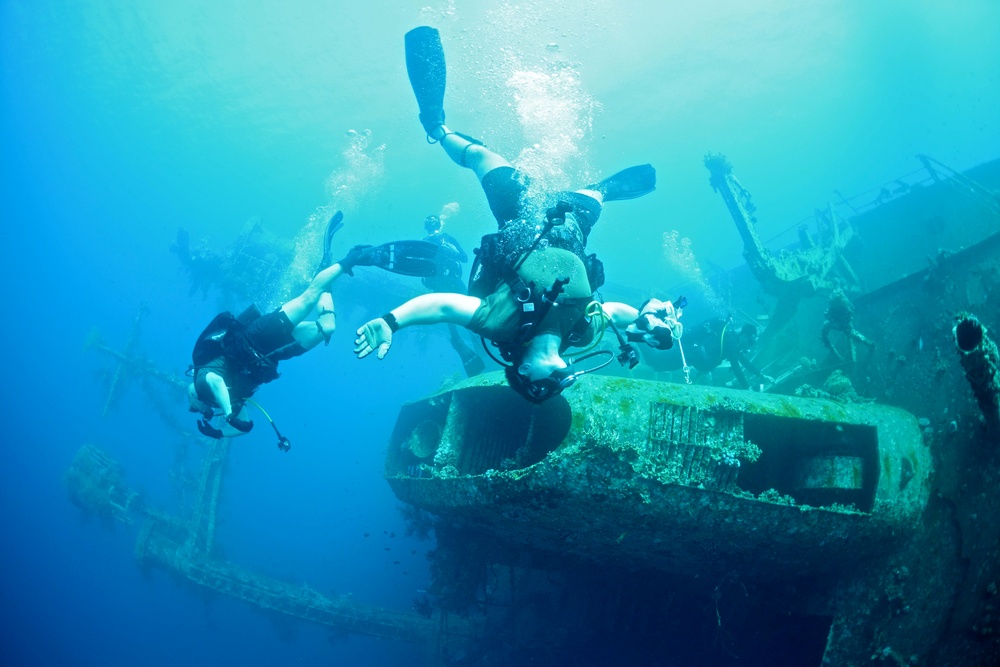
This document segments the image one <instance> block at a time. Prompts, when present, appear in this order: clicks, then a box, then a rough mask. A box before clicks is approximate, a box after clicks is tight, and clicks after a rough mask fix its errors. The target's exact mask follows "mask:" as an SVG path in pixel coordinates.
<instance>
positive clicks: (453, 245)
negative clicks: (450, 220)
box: [422, 215, 469, 294]
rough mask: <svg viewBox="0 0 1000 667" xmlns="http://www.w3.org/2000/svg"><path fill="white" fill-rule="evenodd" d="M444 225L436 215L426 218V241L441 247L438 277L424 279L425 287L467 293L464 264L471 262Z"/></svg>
mask: <svg viewBox="0 0 1000 667" xmlns="http://www.w3.org/2000/svg"><path fill="white" fill-rule="evenodd" d="M443 228H444V223H443V222H442V221H441V218H440V217H438V216H436V215H429V216H427V217H426V218H424V231H426V232H427V236H425V237H424V241H427V242H428V243H433V244H435V245H437V246H439V247H440V250H439V251H438V255H437V259H436V263H437V266H438V270H437V273H436V275H433V276H427V277H425V278H424V279H423V281H422V282H423V284H424V287H426V288H427V289H429V290H431V291H432V292H456V293H459V294H464V293H465V283H464V282H463V281H462V264H465V263H466V262H468V261H469V256H468V255H467V254H465V251H464V250H462V244H460V243H459V242H458V239H456V238H455V237H454V236H452V235H451V234H448V233H447V232H445V231H444V229H443Z"/></svg>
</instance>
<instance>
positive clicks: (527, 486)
mask: <svg viewBox="0 0 1000 667" xmlns="http://www.w3.org/2000/svg"><path fill="white" fill-rule="evenodd" d="M931 471H932V462H931V457H930V454H929V452H928V449H927V447H926V445H925V444H924V441H923V439H922V437H921V432H920V428H919V426H918V423H917V420H916V418H914V417H913V416H912V415H910V414H909V413H907V412H905V411H902V410H899V409H897V408H892V407H887V406H881V405H871V404H863V405H858V404H842V403H837V402H833V401H829V400H823V399H810V398H797V397H789V396H777V395H767V394H759V393H753V392H746V391H734V390H728V389H721V388H714V387H692V386H686V385H677V384H669V383H660V382H649V381H643V380H632V379H623V378H611V377H597V376H588V377H585V378H582V379H581V380H580V381H578V382H577V384H576V385H575V386H574V387H573V388H572V389H571V390H570V391H567V392H565V393H564V394H563V395H562V396H560V397H559V398H557V399H554V400H550V401H548V402H547V403H545V404H543V405H532V404H529V403H526V402H525V401H523V400H521V399H520V398H519V397H518V396H517V395H516V394H514V393H513V392H511V391H510V389H509V388H507V387H506V386H505V385H504V384H503V378H502V375H500V374H493V375H490V376H485V377H480V378H475V379H472V380H469V381H467V382H465V383H463V384H461V385H458V386H456V387H454V388H452V389H450V390H448V391H444V392H442V393H439V394H436V395H434V396H431V397H429V398H427V399H425V400H422V401H419V402H415V403H411V404H409V405H406V406H404V407H403V409H402V410H401V412H400V415H399V419H398V421H397V424H396V428H395V430H394V432H393V435H392V438H391V441H390V446H389V454H388V458H387V463H386V477H387V478H388V480H389V483H390V484H391V485H392V487H393V489H394V491H395V492H396V494H397V495H398V496H399V497H400V498H401V499H402V500H405V501H407V502H410V503H412V504H414V505H416V506H418V507H420V508H423V509H425V510H428V511H430V512H432V513H434V514H437V515H439V516H441V517H443V518H445V519H452V520H458V521H461V522H463V524H464V525H471V526H475V527H476V528H478V529H480V530H482V531H484V532H485V533H486V534H488V535H491V536H494V537H497V538H501V539H504V540H506V541H508V542H513V543H523V544H530V546H531V547H532V548H533V549H535V550H542V551H548V552H552V553H560V554H572V555H576V556H580V557H583V558H586V559H592V560H595V561H606V560H607V559H611V558H613V559H615V560H616V561H618V562H622V561H623V560H624V561H627V562H629V563H630V564H631V565H632V566H635V567H649V568H654V569H657V570H660V571H665V572H672V573H688V574H706V573H712V572H715V571H725V570H726V569H727V568H729V567H731V566H732V565H733V563H737V562H738V563H739V564H740V568H741V571H743V572H745V573H747V574H754V575H756V576H761V577H765V578H771V577H787V576H795V575H808V574H810V573H820V572H827V571H830V570H834V569H836V568H839V567H841V566H842V563H843V562H844V559H850V560H852V561H857V560H858V559H859V558H863V557H865V556H867V555H872V554H875V553H878V552H880V551H882V550H884V549H885V548H886V544H887V540H888V541H891V540H892V539H893V538H901V537H905V536H907V535H909V534H910V533H911V532H912V530H913V526H914V525H916V523H917V518H918V517H919V515H920V512H921V511H922V509H923V507H924V505H925V503H926V502H927V498H928V489H929V485H928V479H929V476H930V474H931Z"/></svg>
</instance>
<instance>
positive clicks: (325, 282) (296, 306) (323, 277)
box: [281, 264, 343, 325]
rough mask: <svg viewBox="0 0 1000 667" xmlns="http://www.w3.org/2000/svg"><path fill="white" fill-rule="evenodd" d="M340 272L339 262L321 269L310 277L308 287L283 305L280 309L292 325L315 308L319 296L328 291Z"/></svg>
mask: <svg viewBox="0 0 1000 667" xmlns="http://www.w3.org/2000/svg"><path fill="white" fill-rule="evenodd" d="M341 273H343V270H342V269H341V268H340V264H334V265H333V266H330V267H328V268H325V269H323V270H322V271H320V272H319V273H317V274H316V277H315V278H313V279H312V282H311V283H309V287H307V288H306V290H305V291H304V292H302V294H300V295H298V296H297V297H295V298H294V299H292V300H291V301H289V302H288V303H286V304H285V305H283V306H282V307H281V311H282V312H283V313H285V315H287V316H288V319H289V320H291V322H292V324H293V325H298V324H299V323H301V322H302V320H304V319H306V316H308V315H309V313H311V312H312V311H313V309H314V308H316V306H317V304H319V300H320V297H321V296H323V294H324V293H327V292H329V291H330V285H332V284H333V281H334V280H336V279H337V278H338V277H339V276H340V274H341ZM331 304H332V302H331Z"/></svg>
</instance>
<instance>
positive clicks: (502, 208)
mask: <svg viewBox="0 0 1000 667" xmlns="http://www.w3.org/2000/svg"><path fill="white" fill-rule="evenodd" d="M406 65H407V73H408V74H409V77H410V83H411V85H412V87H413V91H414V94H415V96H416V98H417V104H418V107H419V109H420V122H421V124H422V125H423V127H424V131H425V132H426V134H427V140H428V142H430V143H440V144H441V146H442V147H443V148H444V150H445V152H446V153H447V155H448V156H449V157H450V158H451V159H452V161H454V162H455V163H457V164H459V165H460V166H462V167H465V168H467V169H470V170H472V171H473V172H474V173H475V174H476V176H477V177H478V178H479V180H480V183H481V185H482V188H483V191H484V192H485V194H486V198H487V201H488V203H489V205H490V210H491V211H492V212H493V215H494V217H495V218H496V221H497V224H498V228H499V229H498V232H497V233H496V234H490V235H487V236H485V237H484V238H483V240H482V243H481V245H480V247H479V249H478V250H477V253H476V254H477V257H476V260H475V262H474V264H473V268H472V275H471V276H470V279H469V293H468V294H467V295H465V294H455V293H447V294H444V293H438V294H425V295H422V296H418V297H416V298H414V299H411V300H410V301H407V302H406V303H404V304H402V305H401V306H399V307H397V308H395V309H393V310H392V311H390V312H388V313H386V314H385V315H383V316H382V317H379V318H376V319H374V320H371V321H369V322H367V323H366V324H364V325H363V326H362V327H361V328H359V329H358V331H357V335H358V338H357V339H356V340H355V350H354V351H355V354H356V355H357V356H358V358H364V357H366V356H368V355H369V354H371V353H373V352H374V353H375V354H376V356H377V357H378V358H379V359H382V358H384V357H385V355H386V354H387V353H388V351H389V348H390V346H391V345H392V336H393V334H394V333H395V332H396V331H398V330H399V329H401V328H404V327H408V326H415V325H422V324H435V323H441V322H445V323H450V324H455V325H458V326H462V327H465V328H467V329H469V330H470V331H472V332H473V333H476V334H479V335H480V336H482V337H483V340H484V347H485V340H486V339H489V340H490V341H492V342H493V345H494V346H495V347H496V348H497V349H498V350H499V352H500V355H501V357H502V359H503V361H501V363H502V364H503V365H504V366H505V375H506V378H507V381H508V383H509V384H510V385H511V387H512V388H513V389H514V390H515V391H517V393H518V394H520V395H521V396H522V397H524V398H525V399H527V400H528V401H531V402H535V403H539V402H542V401H544V400H546V399H549V398H551V397H553V396H556V395H558V394H559V393H561V392H562V391H563V390H564V389H566V388H567V387H569V386H570V385H572V384H573V382H574V381H575V380H576V379H577V378H578V377H580V376H581V375H583V374H585V373H589V372H592V371H595V370H597V369H599V368H602V367H604V366H606V365H607V364H608V363H610V362H611V361H612V360H613V359H614V358H615V354H614V353H613V352H611V351H600V352H592V353H589V354H583V355H582V356H578V357H577V358H576V359H575V360H574V363H567V361H566V360H565V359H564V358H563V354H564V353H565V352H566V351H567V350H568V349H569V348H570V347H577V348H590V347H592V346H595V345H596V344H597V343H598V342H599V340H600V336H601V335H603V332H604V330H605V328H606V327H610V328H611V329H612V331H614V333H615V335H616V336H617V338H618V342H619V350H620V353H619V354H618V360H619V361H620V362H621V363H623V364H628V365H629V366H630V367H632V366H634V365H635V364H636V363H638V353H637V352H636V350H635V348H634V347H633V346H632V345H631V343H632V342H638V341H641V342H645V343H647V344H650V345H653V346H654V347H659V348H669V347H670V346H671V345H673V339H674V338H679V337H680V335H681V331H682V328H681V325H680V323H679V322H678V321H677V320H678V317H679V315H680V313H679V312H677V311H676V309H675V308H674V305H673V304H672V303H670V302H661V301H659V300H655V299H651V300H649V301H647V302H646V303H645V304H643V305H642V307H641V308H640V309H636V308H634V307H632V306H629V305H627V304H624V303H603V304H602V303H600V302H599V301H597V300H595V299H594V291H595V290H596V289H598V288H599V287H600V286H601V285H602V284H603V282H604V271H603V265H602V264H601V262H600V261H599V260H598V259H597V257H596V255H594V254H589V255H588V254H587V253H586V242H587V237H588V235H589V234H590V230H591V228H592V227H593V225H594V223H595V222H597V219H598V217H599V216H600V214H601V208H602V205H603V202H606V201H617V200H622V199H633V198H636V197H641V196H643V195H645V194H648V193H650V192H652V191H653V190H654V189H655V186H656V172H655V171H654V170H653V167H652V166H650V165H648V164H647V165H641V166H637V167H631V168H629V169H626V170H624V171H621V172H619V173H617V174H615V175H613V176H611V177H609V178H607V179H605V180H603V181H601V182H600V183H597V184H594V185H588V186H587V187H585V188H583V189H580V190H577V191H575V192H559V193H552V195H551V196H550V197H548V198H547V200H546V201H544V202H541V203H538V202H532V201H530V200H529V199H528V198H527V197H526V193H527V190H528V183H529V181H528V178H527V177H526V176H525V175H523V174H521V173H520V172H518V171H517V170H516V169H515V168H514V167H513V166H511V164H510V163H509V162H508V161H507V160H506V159H504V158H503V157H502V156H500V155H498V154H497V153H494V152H493V151H491V150H490V149H488V148H486V146H484V145H483V144H482V142H480V141H478V140H476V139H473V138H471V137H468V136H466V135H463V134H459V133H456V132H453V131H451V130H450V129H448V127H447V126H445V124H444V119H445V114H444V108H443V102H444V87H445V62H444V51H443V49H442V46H441V41H440V36H439V34H438V31H437V30H435V29H433V28H429V27H420V28H416V29H414V30H411V31H410V32H409V33H407V34H406ZM621 329H624V330H625V335H623V334H622V331H621ZM487 352H489V348H487ZM601 354H607V355H608V358H607V359H606V360H605V361H603V362H601V363H597V364H595V365H592V366H591V367H589V368H581V367H579V366H578V364H579V363H580V362H583V361H585V360H587V359H590V358H592V357H595V356H598V355H601ZM491 356H492V353H491ZM494 358H495V357H494ZM497 361H500V360H499V359H497Z"/></svg>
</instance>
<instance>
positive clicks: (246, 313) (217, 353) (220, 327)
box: [191, 304, 260, 368]
mask: <svg viewBox="0 0 1000 667" xmlns="http://www.w3.org/2000/svg"><path fill="white" fill-rule="evenodd" d="M258 317H260V310H258V309H257V306H256V305H254V304H251V305H250V306H248V307H247V308H246V309H245V310H243V312H241V313H240V314H239V315H238V316H237V315H233V314H232V313H231V312H229V311H228V310H227V311H224V312H221V313H219V314H218V315H216V316H215V317H213V318H212V321H211V322H209V323H208V326H207V327H205V328H204V329H203V330H202V332H201V334H199V335H198V338H197V340H196V341H195V344H194V349H192V350H191V361H192V363H193V364H194V367H195V368H200V367H201V366H204V365H205V364H207V363H209V362H211V361H212V360H213V359H217V358H219V357H221V356H230V357H236V358H239V357H241V356H243V354H242V353H243V350H240V349H235V348H240V347H241V346H240V344H239V340H240V339H243V338H244V337H243V335H242V334H243V332H244V331H245V330H246V328H247V326H248V325H249V324H250V323H251V322H253V321H254V320H256V319H257V318H258Z"/></svg>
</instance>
